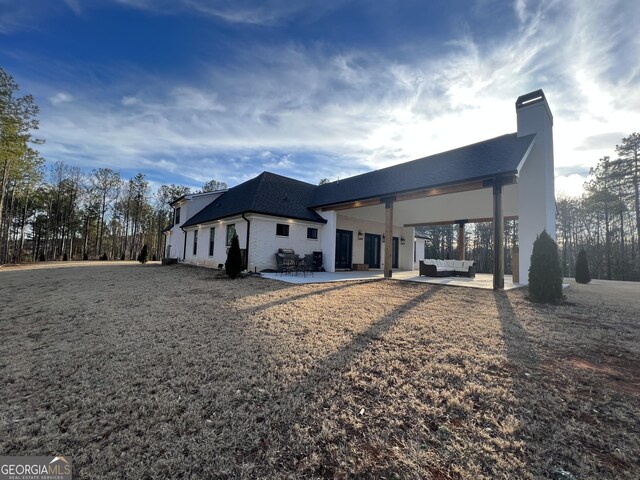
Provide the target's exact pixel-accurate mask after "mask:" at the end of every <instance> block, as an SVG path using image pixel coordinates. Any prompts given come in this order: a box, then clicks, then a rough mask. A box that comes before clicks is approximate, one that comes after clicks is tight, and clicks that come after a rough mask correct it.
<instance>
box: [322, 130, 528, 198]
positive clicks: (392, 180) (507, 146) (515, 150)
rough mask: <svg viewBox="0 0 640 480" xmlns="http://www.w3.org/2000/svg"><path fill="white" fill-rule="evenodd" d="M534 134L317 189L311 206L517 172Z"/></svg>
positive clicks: (508, 137) (470, 147) (495, 140)
mask: <svg viewBox="0 0 640 480" xmlns="http://www.w3.org/2000/svg"><path fill="white" fill-rule="evenodd" d="M534 137H535V135H527V136H523V137H517V136H516V134H515V133H512V134H508V135H502V136H501V137H496V138H492V139H490V140H485V141H483V142H479V143H474V144H473V145H467V146H465V147H461V148H457V149H455V150H450V151H448V152H443V153H438V154H436V155H431V156H429V157H424V158H420V159H418V160H413V161H411V162H406V163H402V164H400V165H394V166H392V167H387V168H383V169H381V170H376V171H374V172H369V173H363V174H362V175H357V176H355V177H349V178H345V179H344V180H340V181H338V182H332V183H328V184H325V185H320V186H319V187H317V188H316V190H315V194H314V196H313V200H312V202H311V203H310V204H309V206H311V207H320V206H323V205H331V204H336V203H342V202H351V201H355V200H364V199H367V198H375V197H380V196H388V195H394V194H397V193H402V192H407V191H411V190H417V189H421V188H430V187H436V186H442V185H448V184H453V183H460V182H465V181H471V180H479V179H483V178H488V177H492V176H496V175H508V174H515V173H517V169H518V164H519V163H520V161H521V160H522V159H523V157H524V155H525V153H526V152H527V150H528V148H529V147H530V145H531V143H532V142H533V139H534Z"/></svg>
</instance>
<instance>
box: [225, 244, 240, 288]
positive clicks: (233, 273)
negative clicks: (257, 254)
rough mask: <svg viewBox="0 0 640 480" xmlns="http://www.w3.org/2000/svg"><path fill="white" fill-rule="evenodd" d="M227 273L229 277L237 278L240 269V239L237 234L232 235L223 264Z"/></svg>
mask: <svg viewBox="0 0 640 480" xmlns="http://www.w3.org/2000/svg"><path fill="white" fill-rule="evenodd" d="M224 269H225V270H226V272H227V275H229V277H231V278H238V277H239V276H240V272H241V271H242V254H241V253H240V241H239V240H238V235H233V238H232V239H231V247H229V253H227V261H226V263H225V264H224Z"/></svg>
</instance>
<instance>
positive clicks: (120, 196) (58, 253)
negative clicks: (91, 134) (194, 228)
mask: <svg viewBox="0 0 640 480" xmlns="http://www.w3.org/2000/svg"><path fill="white" fill-rule="evenodd" d="M18 90H19V88H18V85H17V83H16V82H15V80H14V79H13V78H12V77H11V76H10V75H9V74H8V73H6V72H5V71H4V70H3V69H2V68H0V264H2V263H10V262H11V263H18V262H24V261H34V260H66V259H68V260H71V259H74V260H81V259H98V258H101V259H113V260H117V259H119V260H125V259H126V260H135V259H136V258H137V257H138V255H139V254H140V252H141V251H142V248H143V246H144V245H147V248H148V251H149V254H150V256H151V257H156V258H160V257H161V256H162V248H163V242H162V230H163V229H164V228H165V227H167V226H168V225H169V224H170V223H171V220H172V211H171V208H170V207H169V203H170V202H171V201H173V200H175V199H176V198H179V197H180V196H182V195H187V194H190V193H192V192H191V189H190V188H188V187H184V186H181V185H175V184H171V185H162V186H161V187H160V188H158V190H157V191H155V192H152V191H151V188H150V185H149V181H148V180H147V179H146V178H145V175H144V174H142V173H138V174H137V175H135V176H134V177H133V178H130V179H123V178H122V177H121V175H120V173H119V172H118V171H115V170H113V169H110V168H99V169H95V170H92V171H90V172H84V171H82V169H80V168H79V167H76V166H71V165H67V164H65V163H63V162H56V163H55V164H54V165H53V166H52V167H50V168H49V169H47V168H46V167H45V163H44V160H43V159H42V157H41V156H40V154H39V152H38V150H37V148H36V147H37V146H38V145H40V144H42V143H43V141H42V140H40V139H38V138H36V137H35V136H34V133H33V132H34V131H36V130H37V129H38V118H37V115H38V107H37V105H36V104H35V102H34V99H33V97H32V96H31V95H23V96H20V95H19V93H18ZM226 187H227V186H226V184H225V183H223V182H218V181H216V180H211V181H209V182H207V183H206V184H205V185H203V187H202V189H201V190H200V191H202V192H205V191H214V190H219V189H223V188H226ZM194 193H197V192H194Z"/></svg>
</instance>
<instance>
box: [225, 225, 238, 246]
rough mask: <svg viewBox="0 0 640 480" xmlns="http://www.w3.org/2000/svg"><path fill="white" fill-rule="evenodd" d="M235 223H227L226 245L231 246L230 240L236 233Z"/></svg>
mask: <svg viewBox="0 0 640 480" xmlns="http://www.w3.org/2000/svg"><path fill="white" fill-rule="evenodd" d="M236 234H237V232H236V224H235V223H230V224H229V225H227V247H230V246H231V241H232V240H233V236H234V235H236Z"/></svg>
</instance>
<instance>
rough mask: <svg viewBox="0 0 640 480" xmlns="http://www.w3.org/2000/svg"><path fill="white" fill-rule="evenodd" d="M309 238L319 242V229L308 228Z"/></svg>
mask: <svg viewBox="0 0 640 480" xmlns="http://www.w3.org/2000/svg"><path fill="white" fill-rule="evenodd" d="M307 238H310V239H312V240H317V239H318V229H317V228H311V227H309V228H307Z"/></svg>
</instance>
